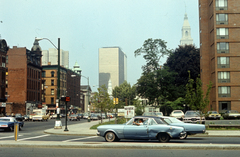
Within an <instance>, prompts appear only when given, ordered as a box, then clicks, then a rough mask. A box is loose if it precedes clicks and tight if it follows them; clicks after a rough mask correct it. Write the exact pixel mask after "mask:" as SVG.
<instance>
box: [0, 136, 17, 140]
mask: <svg viewBox="0 0 240 157" xmlns="http://www.w3.org/2000/svg"><path fill="white" fill-rule="evenodd" d="M19 136H22V135H18V137H19ZM12 137H14V136H7V137H1V138H0V140H1V139H5V138H12Z"/></svg>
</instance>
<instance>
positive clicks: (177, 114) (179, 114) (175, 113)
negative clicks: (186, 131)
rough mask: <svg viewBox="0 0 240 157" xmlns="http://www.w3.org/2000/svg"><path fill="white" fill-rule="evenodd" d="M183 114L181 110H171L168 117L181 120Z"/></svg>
mask: <svg viewBox="0 0 240 157" xmlns="http://www.w3.org/2000/svg"><path fill="white" fill-rule="evenodd" d="M183 116H184V113H183V111H182V110H173V111H172V112H171V114H170V117H175V118H177V119H180V120H182V119H183Z"/></svg>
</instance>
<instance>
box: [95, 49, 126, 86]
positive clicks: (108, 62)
mask: <svg viewBox="0 0 240 157" xmlns="http://www.w3.org/2000/svg"><path fill="white" fill-rule="evenodd" d="M125 80H127V56H126V54H125V53H124V52H123V51H122V50H121V49H120V48H119V47H103V48H99V86H102V85H106V87H107V89H108V85H109V84H110V83H109V82H111V84H112V88H114V87H116V86H119V85H120V84H122V83H123V82H124V81H125Z"/></svg>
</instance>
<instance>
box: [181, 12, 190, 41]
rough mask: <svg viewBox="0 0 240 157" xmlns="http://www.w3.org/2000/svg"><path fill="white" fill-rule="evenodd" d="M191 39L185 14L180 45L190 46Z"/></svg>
mask: <svg viewBox="0 0 240 157" xmlns="http://www.w3.org/2000/svg"><path fill="white" fill-rule="evenodd" d="M192 44H193V39H192V37H191V27H190V24H189V22H188V17H187V13H185V15H184V21H183V26H182V39H181V40H180V45H182V46H184V45H192Z"/></svg>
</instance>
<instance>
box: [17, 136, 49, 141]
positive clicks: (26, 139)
mask: <svg viewBox="0 0 240 157" xmlns="http://www.w3.org/2000/svg"><path fill="white" fill-rule="evenodd" d="M46 136H50V135H42V136H35V137H29V138H23V139H19V140H18V141H24V140H29V139H35V138H41V137H46Z"/></svg>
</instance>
